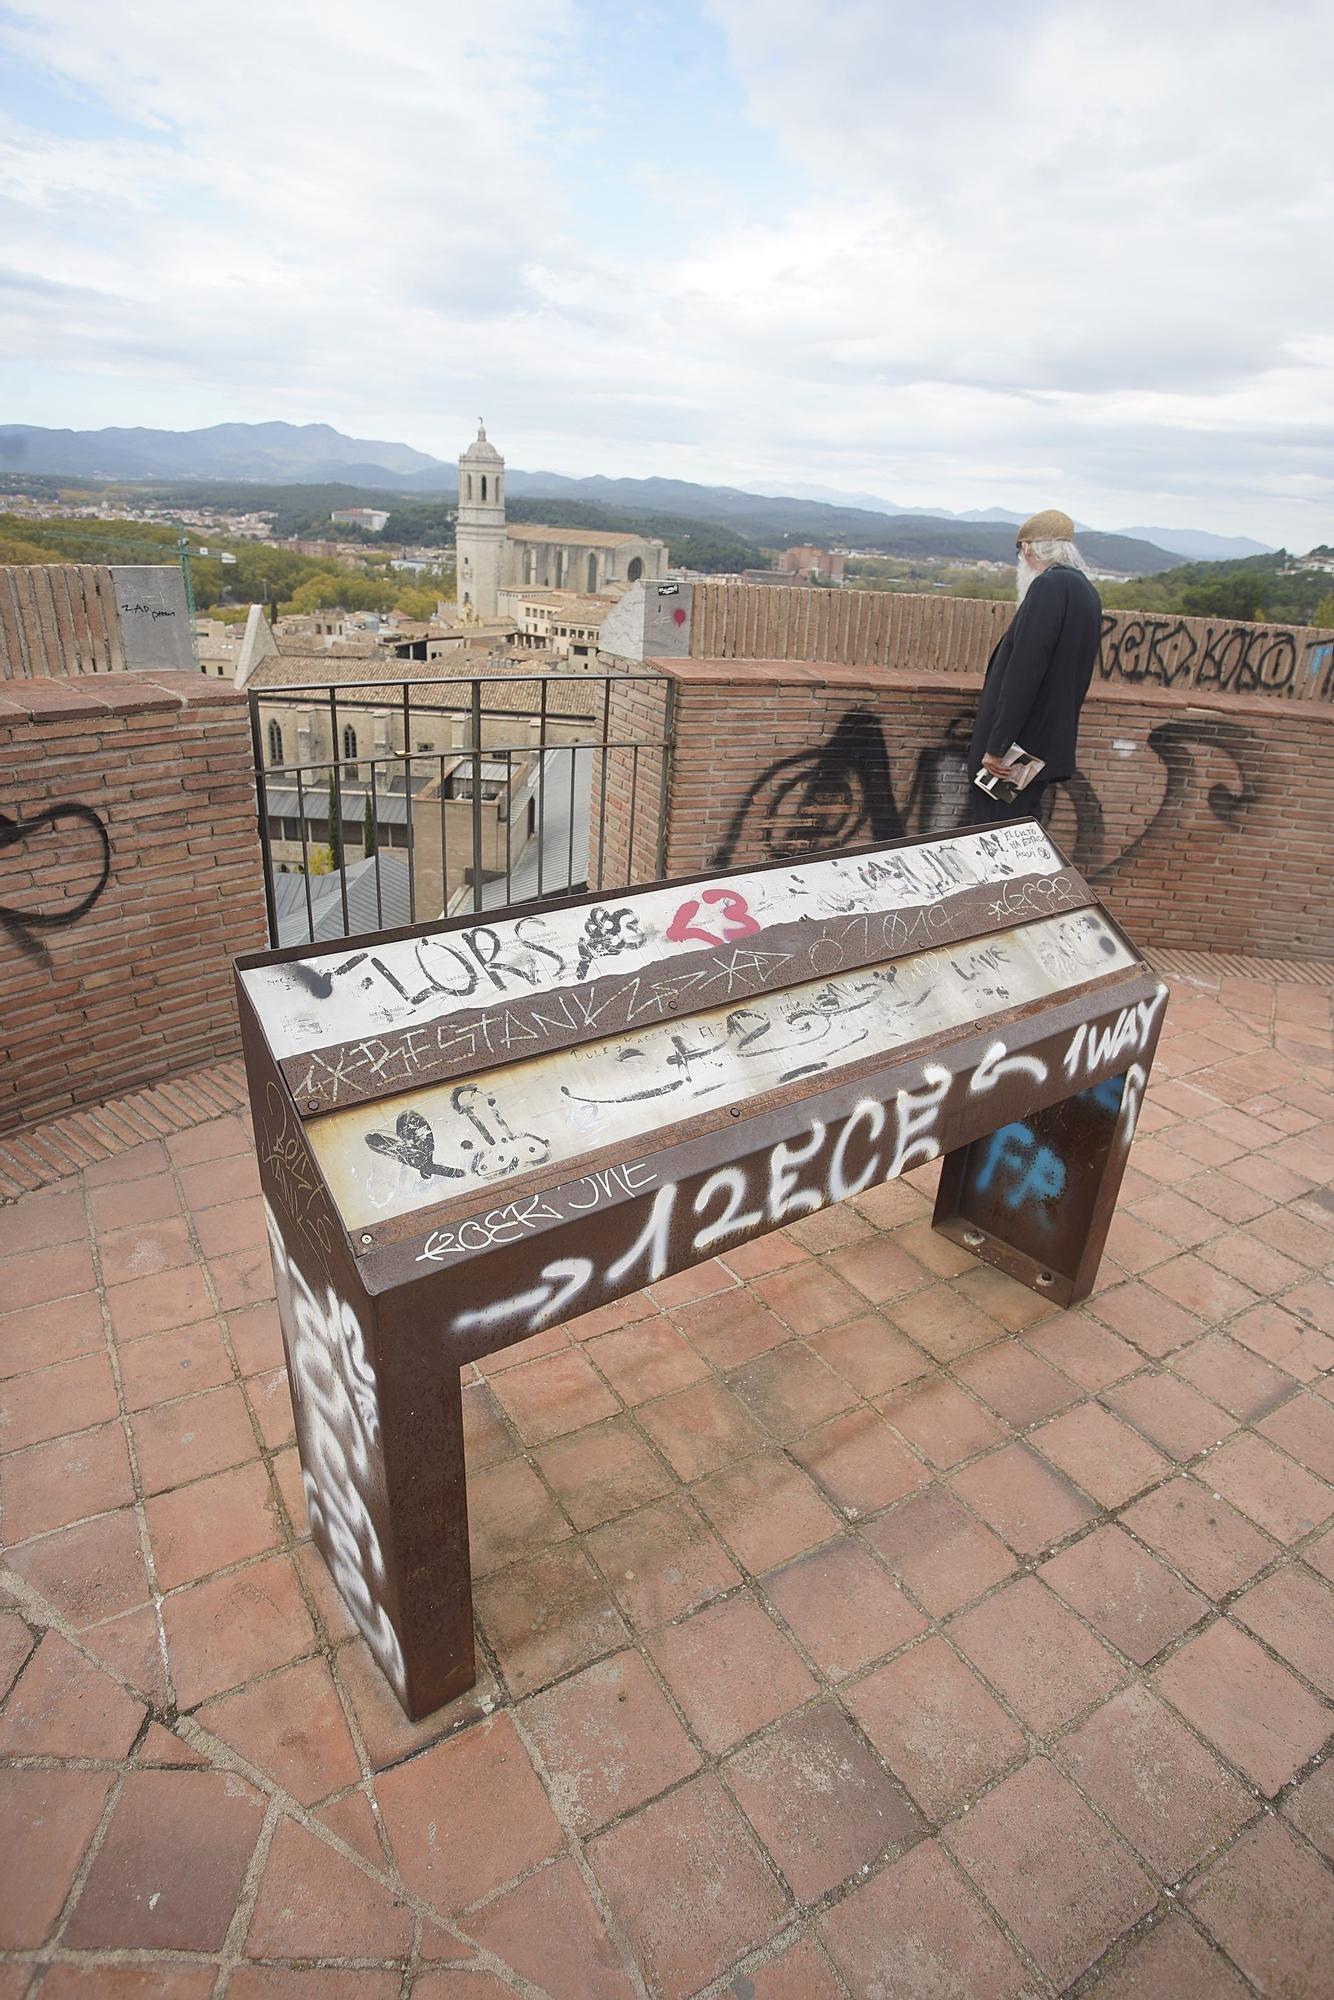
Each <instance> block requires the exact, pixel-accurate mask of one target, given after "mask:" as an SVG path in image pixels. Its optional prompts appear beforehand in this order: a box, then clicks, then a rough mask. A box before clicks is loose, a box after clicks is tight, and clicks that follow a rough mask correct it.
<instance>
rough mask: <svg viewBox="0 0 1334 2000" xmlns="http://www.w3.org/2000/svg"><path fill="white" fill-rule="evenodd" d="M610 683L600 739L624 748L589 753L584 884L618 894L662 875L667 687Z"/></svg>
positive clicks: (649, 682)
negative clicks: (604, 737)
mask: <svg viewBox="0 0 1334 2000" xmlns="http://www.w3.org/2000/svg"><path fill="white" fill-rule="evenodd" d="M609 685H610V692H611V699H610V703H609V705H608V709H607V741H608V742H609V743H611V744H616V745H621V746H624V747H622V748H619V749H612V750H609V751H606V752H603V751H601V750H599V751H596V752H595V753H594V757H593V777H592V784H591V787H590V793H589V808H590V811H589V820H590V824H589V840H588V857H589V861H588V865H589V881H590V882H591V883H593V884H596V883H597V882H598V881H599V879H600V880H601V881H602V882H603V883H604V884H605V885H606V886H607V887H608V888H619V887H621V886H622V885H628V884H629V883H631V882H654V881H656V880H657V879H658V877H659V876H660V875H661V874H662V862H663V836H664V826H663V812H664V805H665V801H666V794H667V774H668V770H669V766H670V758H671V751H670V748H669V747H667V739H668V736H669V734H670V730H671V713H672V695H673V691H674V683H673V682H672V681H670V680H648V679H644V678H633V679H632V678H626V679H624V680H621V679H616V680H613V681H612V682H611V683H610V684H609ZM604 762H605V766H606V803H605V806H604V804H603V765H604ZM599 864H600V869H599Z"/></svg>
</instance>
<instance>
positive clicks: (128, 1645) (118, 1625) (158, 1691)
mask: <svg viewBox="0 0 1334 2000" xmlns="http://www.w3.org/2000/svg"><path fill="white" fill-rule="evenodd" d="M79 1643H80V1645H81V1646H82V1647H83V1649H84V1651H85V1652H87V1653H90V1654H91V1655H92V1657H93V1658H94V1659H95V1660H98V1661H100V1662H101V1663H102V1664H103V1665H104V1666H108V1667H110V1669H111V1671H112V1673H113V1674H118V1675H119V1676H120V1678H121V1679H122V1680H124V1681H127V1682H128V1683H129V1684H130V1686H131V1687H133V1688H134V1689H135V1690H136V1692H137V1693H139V1694H142V1695H146V1696H147V1697H148V1698H149V1699H150V1700H151V1701H153V1702H154V1703H155V1704H156V1705H157V1706H158V1707H159V1708H164V1709H165V1708H166V1707H167V1706H168V1705H169V1704H170V1702H171V1699H172V1695H171V1691H170V1690H169V1689H168V1686H167V1673H166V1668H165V1666H164V1665H163V1660H162V1642H161V1635H160V1633H159V1630H158V1616H157V1612H156V1611H155V1610H154V1608H153V1606H152V1605H151V1604H140V1605H137V1606H136V1607H135V1608H134V1609H133V1610H132V1611H122V1612H120V1613H119V1614H118V1615H117V1616H116V1617H114V1618H107V1619H104V1620H103V1622H102V1623H101V1624H100V1625H89V1626H85V1627H84V1629H83V1631H82V1632H80V1634H79Z"/></svg>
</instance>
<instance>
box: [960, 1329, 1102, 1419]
mask: <svg viewBox="0 0 1334 2000" xmlns="http://www.w3.org/2000/svg"><path fill="white" fill-rule="evenodd" d="M952 1372H953V1373H954V1374H955V1375H956V1376H957V1377H958V1379H959V1380H960V1381H961V1382H966V1383H967V1385H968V1387H969V1388H970V1389H971V1390H972V1391H973V1393H974V1394H975V1395H978V1396H980V1397H981V1398H982V1400H983V1402H984V1403H988V1404H990V1406H991V1408H992V1409H993V1410H996V1411H998V1412H999V1414H1000V1415H1001V1416H1002V1417H1004V1419H1005V1421H1006V1423H1007V1424H1012V1425H1013V1426H1014V1428H1015V1429H1016V1430H1024V1429H1026V1428H1027V1426H1028V1425H1029V1424H1035V1423H1038V1422H1039V1421H1040V1420H1041V1419H1042V1418H1043V1417H1052V1416H1055V1414H1056V1412H1057V1411H1058V1410H1064V1409H1068V1408H1069V1406H1070V1404H1071V1403H1075V1402H1078V1400H1079V1396H1080V1391H1079V1389H1078V1388H1076V1386H1075V1384H1074V1383H1073V1382H1072V1381H1071V1380H1070V1378H1069V1376H1068V1375H1062V1374H1061V1373H1060V1372H1059V1370H1057V1369H1055V1368H1053V1367H1052V1365H1051V1363H1050V1362H1049V1361H1044V1360H1043V1359H1042V1357H1041V1356H1040V1355H1037V1354H1030V1352H1029V1350H1028V1349H1027V1348H1026V1347H1021V1346H1020V1345H1019V1343H1018V1342H1017V1341H1009V1340H1001V1341H997V1343H996V1345H995V1346H994V1347H988V1348H986V1349H984V1350H983V1352H982V1353H980V1354H966V1355H965V1356H964V1358H963V1360H962V1361H956V1362H955V1364H954V1367H953V1370H952Z"/></svg>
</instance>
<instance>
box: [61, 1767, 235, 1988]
mask: <svg viewBox="0 0 1334 2000" xmlns="http://www.w3.org/2000/svg"><path fill="white" fill-rule="evenodd" d="M263 1817H264V1805H263V1800H262V1799H261V1798H260V1796H259V1794H258V1793H257V1792H255V1791H253V1790H252V1789H251V1787H250V1786H249V1785H246V1784H242V1783H241V1781H240V1780H239V1779H237V1778H234V1777H232V1776H231V1775H230V1774H229V1773H227V1772H223V1771H132V1772H131V1773H130V1775H129V1777H128V1778H127V1779H126V1780H125V1789H124V1791H123V1792H122V1793H121V1795H120V1799H119V1801H118V1802H117V1805H116V1809H115V1811H114V1813H113V1814H112V1816H111V1824H110V1826H109V1827H108V1829H107V1833H106V1838H105V1839H104V1840H103V1842H102V1845H101V1847H100V1848H99V1850H98V1853H97V1858H96V1860H95V1861H94V1862H93V1865H92V1868H91V1869H90V1871H89V1874H88V1879H87V1881H86V1882H85V1883H84V1885H83V1891H82V1894H81V1895H80V1897H79V1900H78V1902H77V1903H76V1904H75V1906H74V1914H73V1916H72V1917H71V1918H70V1920H69V1923H68V1924H67V1926H66V1928H65V1937H64V1941H65V1943H66V1944H69V1945H74V1946H75V1947H77V1948H82V1949H85V1950H86V1949H88V1948H90V1947H94V1946H104V1947H105V1946H109V1945H121V1946H128V1947H130V1948H138V1949H140V1950H150V1951H151V1950H157V1951H162V1950H177V1951H217V1950H218V1949H219V1947H220V1946H221V1944H222V1942H223V1940H224V1938H225V1937H226V1935H227V1926H228V1924H229V1922H230V1921H231V1915H232V1911H233V1910H234V1909H235V1907H236V1899H237V1896H238V1895H239V1894H240V1889H241V1882H242V1879H243V1877H244V1875H245V1871H246V1865H247V1863H248V1862H249V1860H250V1856H251V1854H252V1852H253V1851H254V1846H255V1842H256V1840H257V1839H258V1838H259V1829H260V1823H261V1821H262V1820H263Z"/></svg>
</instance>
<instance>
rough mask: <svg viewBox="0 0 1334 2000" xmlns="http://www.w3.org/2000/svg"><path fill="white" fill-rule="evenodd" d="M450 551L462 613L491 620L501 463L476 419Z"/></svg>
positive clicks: (501, 512) (500, 535) (498, 570)
mask: <svg viewBox="0 0 1334 2000" xmlns="http://www.w3.org/2000/svg"><path fill="white" fill-rule="evenodd" d="M454 553H455V564H456V568H457V585H456V589H457V595H458V603H459V609H460V611H462V610H464V609H465V608H470V609H471V611H472V612H473V614H474V616H475V617H478V618H494V617H495V616H496V612H497V610H498V608H499V596H498V593H499V590H500V582H501V577H502V574H503V559H504V554H505V461H504V459H503V458H502V457H501V456H500V453H499V452H498V451H497V450H496V448H495V446H494V445H493V444H492V443H491V441H490V439H489V438H488V437H487V435H486V425H485V424H484V423H483V422H482V421H481V419H480V418H479V419H478V422H477V436H476V437H475V438H474V440H473V442H472V443H471V444H470V445H469V446H468V449H467V450H466V451H465V452H464V453H463V454H462V456H461V457H460V459H459V511H458V520H457V522H456V525H455V529H454Z"/></svg>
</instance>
